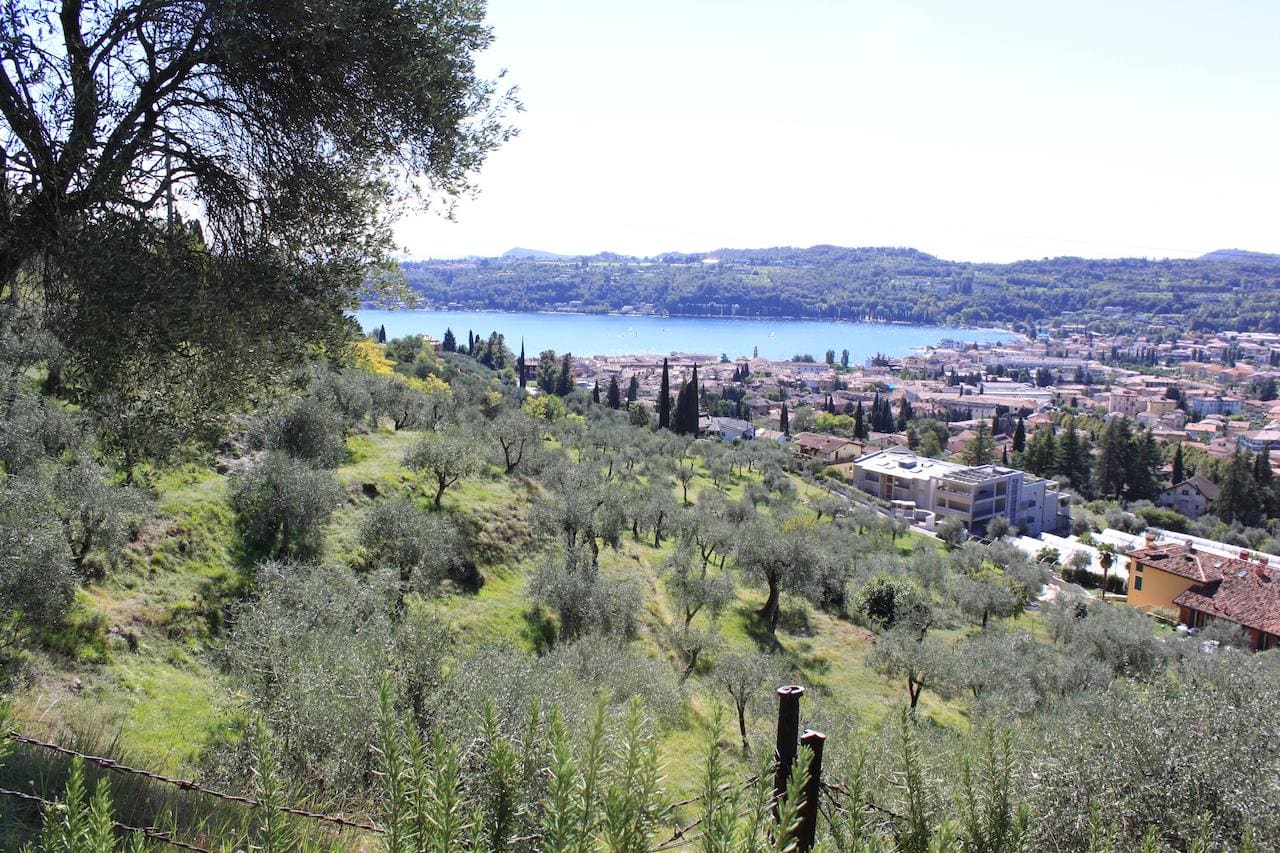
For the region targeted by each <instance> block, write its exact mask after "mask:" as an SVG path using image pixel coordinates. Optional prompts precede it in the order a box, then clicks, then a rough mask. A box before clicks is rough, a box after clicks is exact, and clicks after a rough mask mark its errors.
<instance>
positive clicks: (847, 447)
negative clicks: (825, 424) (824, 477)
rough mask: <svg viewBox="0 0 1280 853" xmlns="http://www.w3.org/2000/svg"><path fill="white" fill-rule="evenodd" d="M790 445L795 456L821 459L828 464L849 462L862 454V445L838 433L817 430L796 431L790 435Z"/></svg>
mask: <svg viewBox="0 0 1280 853" xmlns="http://www.w3.org/2000/svg"><path fill="white" fill-rule="evenodd" d="M791 446H792V447H793V448H795V452H796V455H797V456H804V457H807V458H809V459H821V460H822V461H823V462H826V463H827V464H828V465H835V464H837V463H839V462H851V461H853V460H854V459H856V458H857V457H859V456H861V455H862V445H861V444H859V443H858V442H856V441H850V440H849V439H847V438H841V437H840V436H838V435H823V434H822V433H817V432H798V433H796V434H795V435H793V436H791Z"/></svg>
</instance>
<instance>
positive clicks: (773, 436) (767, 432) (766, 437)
mask: <svg viewBox="0 0 1280 853" xmlns="http://www.w3.org/2000/svg"><path fill="white" fill-rule="evenodd" d="M756 438H758V439H760V440H761V441H778V442H783V443H785V442H786V440H787V434H786V433H785V432H782V431H780V430H776V429H763V428H761V429H758V430H756Z"/></svg>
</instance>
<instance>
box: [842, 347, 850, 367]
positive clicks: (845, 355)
mask: <svg viewBox="0 0 1280 853" xmlns="http://www.w3.org/2000/svg"><path fill="white" fill-rule="evenodd" d="M840 366H841V367H843V368H844V369H845V370H848V369H849V351H848V350H847V349H844V350H840Z"/></svg>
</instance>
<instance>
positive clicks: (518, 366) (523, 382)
mask: <svg viewBox="0 0 1280 853" xmlns="http://www.w3.org/2000/svg"><path fill="white" fill-rule="evenodd" d="M516 370H517V371H518V372H519V374H520V387H521V388H524V387H525V386H526V384H527V381H528V380H526V378H525V375H524V338H521V339H520V357H519V358H517V359H516Z"/></svg>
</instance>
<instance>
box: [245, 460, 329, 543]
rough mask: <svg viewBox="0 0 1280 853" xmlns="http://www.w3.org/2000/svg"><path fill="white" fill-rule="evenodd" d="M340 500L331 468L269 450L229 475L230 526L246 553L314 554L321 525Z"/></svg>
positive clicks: (320, 532) (319, 538)
mask: <svg viewBox="0 0 1280 853" xmlns="http://www.w3.org/2000/svg"><path fill="white" fill-rule="evenodd" d="M341 500H342V488H341V487H340V486H339V485H338V481H337V480H336V479H334V476H333V474H332V472H329V471H325V470H322V469H317V468H313V467H311V466H310V465H308V464H307V463H306V462H304V461H302V460H298V459H294V458H293V457H291V456H288V455H287V454H284V453H280V452H271V453H268V454H267V455H266V456H264V457H263V458H262V459H261V460H260V461H259V462H258V463H257V464H256V465H254V466H253V467H252V468H250V469H249V470H248V471H246V472H244V473H243V474H237V475H236V476H235V477H233V478H232V481H231V506H232V507H233V508H234V509H235V511H236V527H237V529H238V530H239V532H240V538H241V542H242V543H243V545H244V548H245V550H246V551H247V552H248V554H249V555H251V556H255V557H270V558H273V559H286V558H293V559H309V558H312V557H314V556H316V555H318V554H319V553H320V551H321V549H322V545H323V540H324V526H325V524H326V523H327V522H328V520H329V516H330V515H332V514H333V511H334V510H335V509H336V508H337V506H338V503H339V502H340V501H341Z"/></svg>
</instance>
